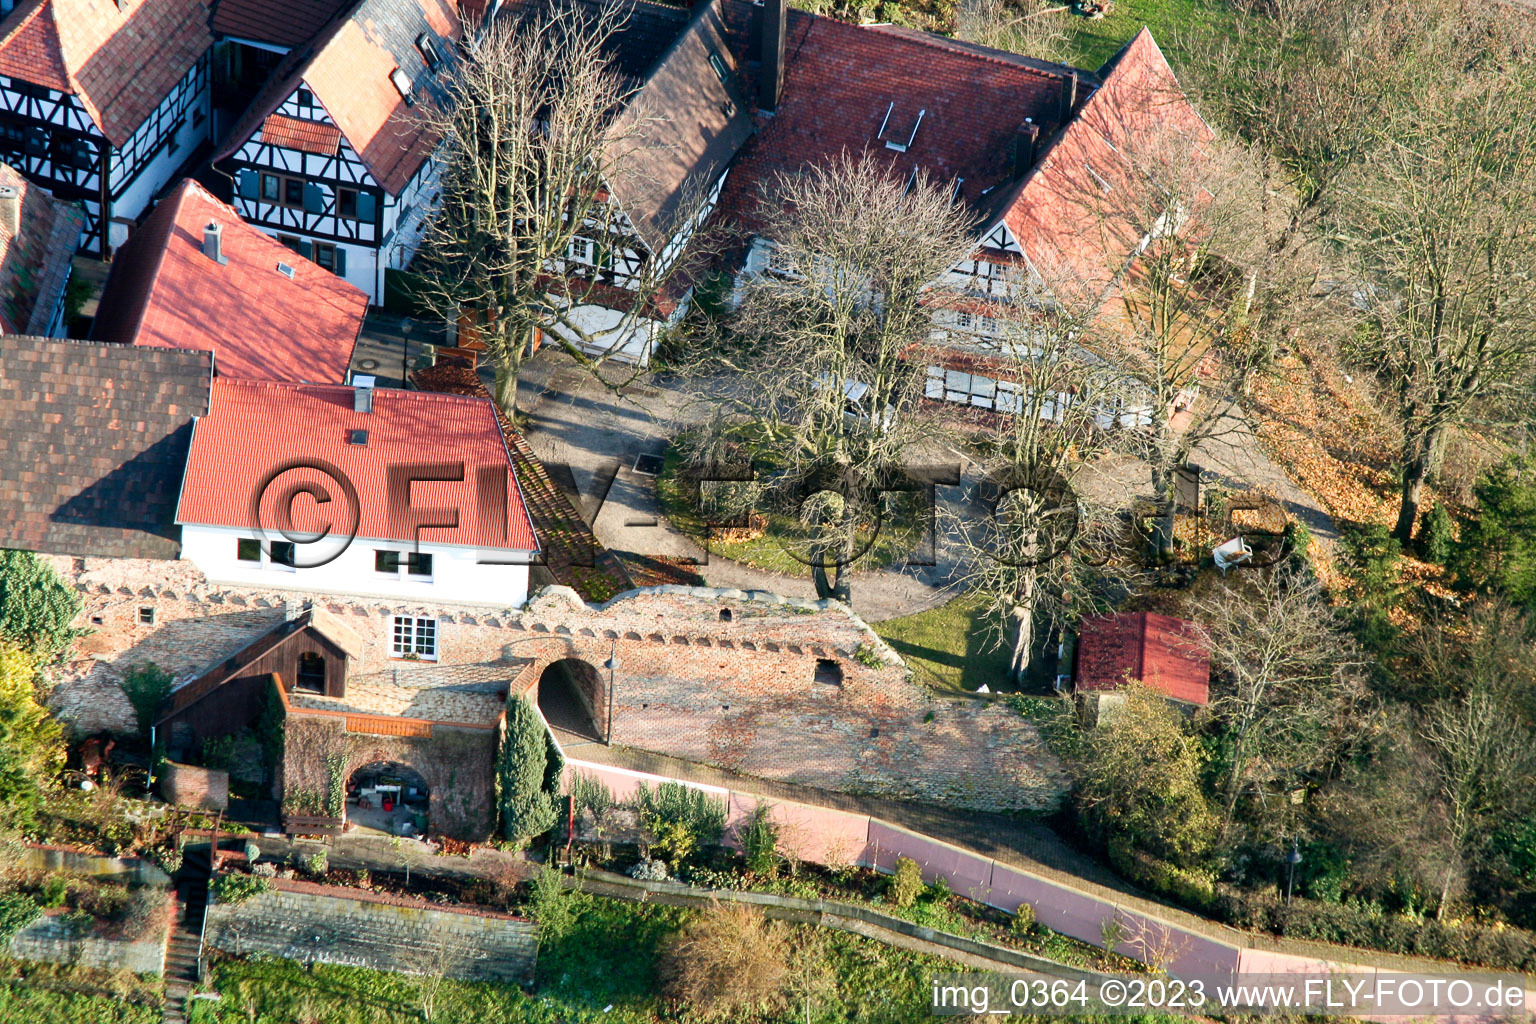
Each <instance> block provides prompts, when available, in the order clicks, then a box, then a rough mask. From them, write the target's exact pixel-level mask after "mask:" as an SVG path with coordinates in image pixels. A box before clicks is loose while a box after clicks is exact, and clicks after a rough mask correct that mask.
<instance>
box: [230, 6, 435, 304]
mask: <svg viewBox="0 0 1536 1024" xmlns="http://www.w3.org/2000/svg"><path fill="white" fill-rule="evenodd" d="M365 26H366V27H365ZM461 32H462V26H461V23H460V21H459V17H458V14H457V12H456V10H455V8H454V7H453V5H452V4H450V3H447V2H444V0H364V2H363V3H362V4H360V5H359V6H358V7H357V8H356V9H355V10H354V11H353V12H352V13H351V14H350V15H349V16H348V17H346V18H342V19H338V20H337V21H336V22H334V23H332V25H331V26H330V27H328V28H327V29H325V30H323V32H322V34H321V36H320V37H319V38H318V39H317V40H316V42H315V44H314V46H313V47H312V48H311V47H304V48H301V49H299V50H295V51H293V53H291V54H290V55H289V57H288V59H287V60H285V61H284V62H283V64H281V65H280V66H279V67H278V69H277V71H276V72H274V75H273V79H272V81H271V82H270V83H269V84H268V86H267V87H266V89H264V90H263V92H262V94H261V96H260V97H258V99H257V100H256V102H255V104H254V105H253V107H252V109H251V111H250V112H249V113H248V114H247V116H246V117H245V118H244V119H243V120H242V121H241V123H240V124H239V125H237V126H236V127H235V129H234V130H233V131H232V132H231V134H230V136H229V138H228V139H227V140H226V141H225V143H224V144H223V145H222V146H221V147H220V149H221V153H220V155H219V157H218V160H219V163H220V166H221V167H223V168H225V169H226V170H227V171H228V172H229V173H230V174H231V175H232V176H233V177H234V179H235V199H234V202H235V208H236V209H237V210H238V211H239V212H240V215H241V216H242V217H243V218H245V219H246V220H247V221H248V222H250V223H251V224H254V225H256V226H257V227H259V228H260V229H261V230H263V231H265V232H267V233H268V234H270V235H273V236H275V237H276V238H277V239H278V240H279V241H282V242H283V243H284V244H286V245H288V246H289V247H290V248H292V249H294V250H295V251H297V252H299V253H300V254H302V255H303V256H305V257H307V258H309V259H312V260H314V262H316V263H318V264H319V265H320V266H322V267H325V268H326V269H327V270H330V271H331V272H332V273H334V274H336V275H337V276H339V277H342V278H344V279H345V280H347V281H348V282H349V283H351V284H353V285H355V286H357V287H358V288H361V289H362V290H363V291H364V292H365V293H367V294H368V296H369V297H370V299H371V300H372V301H374V302H375V303H379V302H382V301H383V296H384V275H385V272H386V271H387V270H391V269H393V270H399V269H403V268H404V267H405V266H406V264H407V263H409V262H410V259H411V257H412V256H413V255H414V254H415V251H416V248H417V246H418V244H419V243H420V240H421V233H422V232H421V228H422V224H423V222H424V219H425V217H426V216H427V215H428V213H429V212H430V208H431V205H432V200H433V199H434V197H435V192H434V185H435V182H436V175H437V167H436V164H435V163H434V161H433V159H432V154H433V151H434V150H435V149H436V140H435V139H433V138H429V137H427V136H426V134H425V133H423V132H422V131H421V129H420V126H419V124H418V123H417V122H416V121H415V119H414V118H413V116H412V113H411V108H412V107H413V106H414V105H415V104H416V102H417V101H418V100H419V99H421V98H422V97H431V96H433V95H434V93H435V92H436V91H437V88H438V86H437V83H438V80H439V77H440V75H441V73H442V71H443V65H444V61H445V60H446V59H447V58H448V55H449V54H450V53H451V52H452V50H453V47H454V45H455V44H456V42H457V40H458V39H459V37H460V34H461Z"/></svg>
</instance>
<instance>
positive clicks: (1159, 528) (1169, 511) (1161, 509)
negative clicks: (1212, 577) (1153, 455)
mask: <svg viewBox="0 0 1536 1024" xmlns="http://www.w3.org/2000/svg"><path fill="white" fill-rule="evenodd" d="M1176 477H1177V470H1176V468H1175V467H1173V466H1154V467H1153V468H1152V492H1153V495H1154V500H1155V501H1157V502H1158V507H1157V519H1156V525H1155V526H1154V527H1153V530H1152V556H1153V558H1155V559H1156V560H1157V561H1158V562H1169V561H1172V560H1173V517H1174V512H1175V511H1176V510H1177V507H1178V506H1177V503H1176V502H1175V501H1174V493H1173V491H1174V480H1175V479H1176Z"/></svg>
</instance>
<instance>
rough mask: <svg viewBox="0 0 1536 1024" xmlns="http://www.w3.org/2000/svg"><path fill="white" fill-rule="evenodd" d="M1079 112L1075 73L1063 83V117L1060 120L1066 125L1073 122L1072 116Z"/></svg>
mask: <svg viewBox="0 0 1536 1024" xmlns="http://www.w3.org/2000/svg"><path fill="white" fill-rule="evenodd" d="M1076 110H1077V72H1076V71H1074V72H1072V73H1071V74H1069V75H1068V76H1067V77H1066V80H1065V81H1063V82H1062V83H1061V117H1060V118H1058V120H1059V121H1060V122H1061V123H1062V124H1066V123H1067V122H1068V121H1070V120H1072V115H1073V113H1075V112H1076Z"/></svg>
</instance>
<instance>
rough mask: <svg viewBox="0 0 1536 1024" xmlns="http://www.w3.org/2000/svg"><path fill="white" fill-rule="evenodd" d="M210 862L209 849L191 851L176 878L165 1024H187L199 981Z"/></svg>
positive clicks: (167, 949)
mask: <svg viewBox="0 0 1536 1024" xmlns="http://www.w3.org/2000/svg"><path fill="white" fill-rule="evenodd" d="M210 858H211V853H210V849H209V848H208V847H203V846H189V847H187V848H186V852H185V854H184V855H183V859H182V862H181V871H180V872H179V873H178V874H177V876H176V907H177V915H176V921H175V923H174V924H173V925H172V927H171V934H170V938H169V939H168V940H167V942H166V946H165V1011H164V1020H165V1024H186V1021H187V999H188V997H189V996H190V995H191V994H192V988H193V986H194V985H196V984H197V982H198V980H199V979H198V952H199V951H200V950H201V948H202V941H203V910H204V908H205V907H206V906H207V905H208V876H209V874H210V873H211V860H210Z"/></svg>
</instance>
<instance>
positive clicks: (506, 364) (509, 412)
mask: <svg viewBox="0 0 1536 1024" xmlns="http://www.w3.org/2000/svg"><path fill="white" fill-rule="evenodd" d="M518 369H519V368H518V367H517V366H515V365H512V362H511V360H508V359H499V360H497V362H496V390H495V394H494V397H495V399H496V405H497V407H499V408H500V409H501V411H502V412H503V413H505V414H506V417H507V419H509V420H512V421H513V422H516V420H517V376H518V374H517V371H518Z"/></svg>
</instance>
